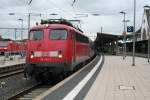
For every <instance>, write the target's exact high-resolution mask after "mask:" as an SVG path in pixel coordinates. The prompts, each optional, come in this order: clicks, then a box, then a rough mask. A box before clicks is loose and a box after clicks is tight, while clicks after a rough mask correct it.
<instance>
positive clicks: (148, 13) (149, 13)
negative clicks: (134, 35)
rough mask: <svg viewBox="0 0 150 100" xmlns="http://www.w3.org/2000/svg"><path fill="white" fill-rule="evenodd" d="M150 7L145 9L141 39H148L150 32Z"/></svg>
mask: <svg viewBox="0 0 150 100" xmlns="http://www.w3.org/2000/svg"><path fill="white" fill-rule="evenodd" d="M149 26H150V9H144V14H143V18H142V26H141V40H147V39H148V37H149V34H150V32H149V31H150V30H149Z"/></svg>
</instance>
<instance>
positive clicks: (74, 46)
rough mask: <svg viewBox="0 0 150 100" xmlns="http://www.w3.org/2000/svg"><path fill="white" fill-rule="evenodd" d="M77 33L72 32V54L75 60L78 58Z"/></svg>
mask: <svg viewBox="0 0 150 100" xmlns="http://www.w3.org/2000/svg"><path fill="white" fill-rule="evenodd" d="M75 40H76V39H75V34H74V33H72V34H71V41H72V56H73V62H75V60H76V51H75V50H76V45H75Z"/></svg>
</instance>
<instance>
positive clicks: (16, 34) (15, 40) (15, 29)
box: [15, 28, 17, 41]
mask: <svg viewBox="0 0 150 100" xmlns="http://www.w3.org/2000/svg"><path fill="white" fill-rule="evenodd" d="M16 33H17V29H16V28H15V41H16V40H17V34H16Z"/></svg>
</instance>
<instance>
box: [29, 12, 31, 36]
mask: <svg viewBox="0 0 150 100" xmlns="http://www.w3.org/2000/svg"><path fill="white" fill-rule="evenodd" d="M30 14H31V13H29V14H28V38H29V32H30V16H31V15H30Z"/></svg>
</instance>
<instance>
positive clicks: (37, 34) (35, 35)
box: [29, 30, 43, 40]
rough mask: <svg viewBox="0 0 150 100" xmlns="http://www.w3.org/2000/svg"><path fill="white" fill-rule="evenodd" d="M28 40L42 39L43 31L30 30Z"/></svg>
mask: <svg viewBox="0 0 150 100" xmlns="http://www.w3.org/2000/svg"><path fill="white" fill-rule="evenodd" d="M29 39H30V40H41V39H43V31H38V30H37V31H31V32H30V35H29Z"/></svg>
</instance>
